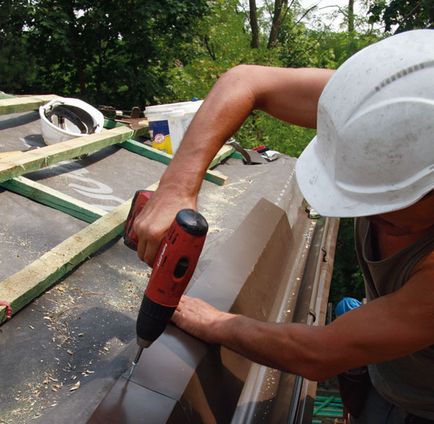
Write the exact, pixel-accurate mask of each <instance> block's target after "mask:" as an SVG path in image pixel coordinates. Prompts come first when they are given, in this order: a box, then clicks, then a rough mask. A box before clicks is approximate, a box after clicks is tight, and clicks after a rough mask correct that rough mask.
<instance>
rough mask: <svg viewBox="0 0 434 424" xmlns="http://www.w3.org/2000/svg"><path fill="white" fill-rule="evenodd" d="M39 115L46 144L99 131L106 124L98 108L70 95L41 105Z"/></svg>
mask: <svg viewBox="0 0 434 424" xmlns="http://www.w3.org/2000/svg"><path fill="white" fill-rule="evenodd" d="M39 116H40V118H41V128H42V136H43V138H44V141H45V143H46V144H55V143H60V142H62V141H66V140H71V139H73V138H76V137H78V136H84V135H89V134H93V133H99V132H101V131H102V129H103V126H104V115H103V114H102V113H101V112H100V111H99V110H98V109H96V108H94V107H93V106H91V105H90V104H88V103H86V102H84V101H83V100H80V99H74V98H70V97H56V98H55V99H53V100H51V101H50V102H48V103H47V104H45V105H43V106H40V108H39Z"/></svg>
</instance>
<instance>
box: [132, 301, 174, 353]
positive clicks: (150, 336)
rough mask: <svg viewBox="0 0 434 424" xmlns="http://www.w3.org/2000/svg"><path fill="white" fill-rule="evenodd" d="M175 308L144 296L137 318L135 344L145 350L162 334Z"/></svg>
mask: <svg viewBox="0 0 434 424" xmlns="http://www.w3.org/2000/svg"><path fill="white" fill-rule="evenodd" d="M175 309H176V307H170V306H163V305H160V304H158V303H155V302H153V301H152V300H151V299H149V297H147V296H144V297H143V300H142V304H141V306H140V310H139V315H138V317H137V323H136V330H137V331H136V332H137V344H138V345H139V346H140V347H144V348H147V347H149V346H150V345H151V344H152V342H154V341H155V340H156V339H158V337H160V335H161V334H162V333H163V331H164V329H165V328H166V325H167V323H168V322H169V321H170V318H171V317H172V315H173V313H174V312H175Z"/></svg>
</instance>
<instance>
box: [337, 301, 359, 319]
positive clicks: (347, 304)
mask: <svg viewBox="0 0 434 424" xmlns="http://www.w3.org/2000/svg"><path fill="white" fill-rule="evenodd" d="M361 304H362V302H360V300H357V299H354V297H344V298H343V299H342V300H340V301H339V302H338V304H337V305H336V308H335V314H336V316H337V317H339V316H341V315H343V314H344V313H345V312H349V311H351V310H352V309H356V308H358V307H359V306H360V305H361Z"/></svg>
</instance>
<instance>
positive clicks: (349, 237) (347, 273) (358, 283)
mask: <svg viewBox="0 0 434 424" xmlns="http://www.w3.org/2000/svg"><path fill="white" fill-rule="evenodd" d="M345 296H350V297H355V298H356V299H359V300H361V299H362V298H363V297H364V296H365V289H364V281H363V275H362V272H361V270H360V268H359V266H358V264H357V257H356V252H355V250H354V220H353V219H352V218H343V219H341V220H340V226H339V234H338V241H337V245H336V260H335V264H334V269H333V276H332V283H331V289H330V302H332V303H334V304H336V303H337V302H339V300H341V299H342V298H343V297H345Z"/></svg>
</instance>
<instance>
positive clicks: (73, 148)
mask: <svg viewBox="0 0 434 424" xmlns="http://www.w3.org/2000/svg"><path fill="white" fill-rule="evenodd" d="M132 135H133V131H132V130H130V129H128V128H126V127H119V128H113V129H112V130H110V131H104V132H103V133H99V134H92V135H88V136H85V137H77V138H74V139H72V140H68V141H64V142H62V143H57V144H53V145H51V146H46V147H41V148H40V149H35V150H29V151H27V152H23V153H21V154H19V155H13V156H11V157H4V158H0V183H1V182H3V181H6V180H9V179H11V178H14V177H18V176H20V175H23V174H26V173H28V172H32V171H37V170H38V169H41V168H44V167H47V166H50V165H53V164H55V163H58V162H61V161H63V160H67V159H73V158H76V157H78V156H81V155H84V154H89V153H94V152H96V151H98V150H101V149H102V148H104V147H107V146H110V145H112V144H116V143H120V142H121V141H123V140H126V139H128V138H130V137H131V136H132Z"/></svg>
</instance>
